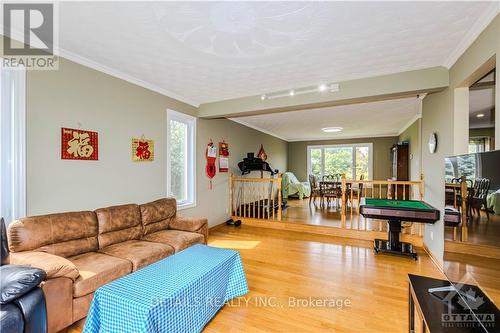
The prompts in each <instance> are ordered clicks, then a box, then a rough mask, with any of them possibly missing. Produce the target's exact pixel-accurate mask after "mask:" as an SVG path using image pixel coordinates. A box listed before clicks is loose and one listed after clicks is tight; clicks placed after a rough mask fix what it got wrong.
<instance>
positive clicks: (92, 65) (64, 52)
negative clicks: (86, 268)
mask: <svg viewBox="0 0 500 333" xmlns="http://www.w3.org/2000/svg"><path fill="white" fill-rule="evenodd" d="M59 55H60V56H61V57H62V58H65V59H68V60H71V61H73V62H76V63H78V64H80V65H83V66H86V67H89V68H92V69H94V70H96V71H99V72H102V73H105V74H108V75H111V76H113V77H116V78H118V79H121V80H124V81H127V82H129V83H132V84H135V85H137V86H140V87H142V88H146V89H148V90H151V91H154V92H157V93H159V94H161V95H164V96H166V97H170V98H173V99H176V100H178V101H180V102H183V103H186V104H189V105H191V106H194V107H196V108H197V107H199V106H200V103H199V102H197V101H194V100H192V99H190V98H187V97H185V96H181V95H179V94H177V93H174V92H172V91H169V90H167V89H164V88H161V87H159V86H157V85H155V84H152V83H149V82H146V81H143V80H141V79H138V78H136V77H134V76H132V75H129V74H126V73H123V72H121V71H119V70H116V69H114V68H110V67H108V66H105V65H102V64H100V63H98V62H96V61H93V60H90V59H88V58H86V57H82V56H80V55H77V54H75V53H72V52H69V51H67V50H65V49H62V48H59Z"/></svg>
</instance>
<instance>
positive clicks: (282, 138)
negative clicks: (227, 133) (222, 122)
mask: <svg viewBox="0 0 500 333" xmlns="http://www.w3.org/2000/svg"><path fill="white" fill-rule="evenodd" d="M226 119H229V120H231V121H234V122H235V123H238V124H240V125H243V126H246V127H249V128H251V129H254V130H256V131H259V132H262V133H264V134H267V135H270V136H274V137H275V138H278V139H281V140H283V141H287V142H288V141H290V140H288V139H285V138H284V137H281V136H279V135H276V134H274V133H273V132H270V131H267V130H265V129H262V128H259V127H257V126H255V125H252V124H249V123H247V122H246V121H244V120H241V119H238V118H226Z"/></svg>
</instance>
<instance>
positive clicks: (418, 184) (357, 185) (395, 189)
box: [341, 175, 425, 236]
mask: <svg viewBox="0 0 500 333" xmlns="http://www.w3.org/2000/svg"><path fill="white" fill-rule="evenodd" d="M341 188H342V216H343V218H345V215H346V213H347V210H348V209H350V213H351V214H352V213H353V209H354V207H355V206H356V208H358V209H359V205H360V201H361V198H377V199H396V200H423V199H424V188H425V184H424V176H423V175H421V176H420V180H416V181H404V180H354V179H346V178H345V176H343V177H342V182H341ZM355 201H356V205H355V204H354V202H355ZM407 224H408V225H410V226H411V227H410V228H406V230H407V231H406V233H410V234H413V235H416V234H418V235H419V236H422V234H423V225H420V226H419V227H418V228H415V224H413V223H407Z"/></svg>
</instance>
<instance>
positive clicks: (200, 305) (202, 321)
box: [83, 244, 248, 333]
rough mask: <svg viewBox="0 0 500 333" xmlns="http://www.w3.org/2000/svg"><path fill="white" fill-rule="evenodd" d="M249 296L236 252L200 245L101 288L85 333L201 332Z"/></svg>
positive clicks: (87, 321)
mask: <svg viewBox="0 0 500 333" xmlns="http://www.w3.org/2000/svg"><path fill="white" fill-rule="evenodd" d="M247 292H248V286H247V281H246V277H245V272H244V271H243V265H242V263H241V258H240V255H239V253H238V252H237V251H233V250H227V249H220V248H214V247H210V246H206V245H199V244H198V245H194V246H191V247H189V248H187V249H185V250H184V251H181V252H179V253H177V254H175V255H173V256H170V257H167V258H165V259H162V260H160V261H158V262H156V263H154V264H151V265H149V266H147V267H144V268H142V269H140V270H138V271H136V272H134V273H131V274H128V275H126V276H124V277H122V278H119V279H117V280H115V281H113V282H111V283H108V284H106V285H104V286H102V287H100V288H98V289H97V290H96V292H95V294H94V298H93V300H92V304H91V306H90V309H89V312H88V315H87V319H86V321H85V327H84V329H83V332H84V333H94V332H95V333H97V332H183V333H186V332H200V331H201V330H202V329H203V328H204V327H205V325H206V324H207V323H208V322H209V321H210V320H211V319H212V318H213V316H215V314H216V313H217V311H219V309H220V308H222V307H223V306H224V304H225V302H227V301H228V300H230V299H232V298H234V297H238V296H242V295H244V294H246V293H247Z"/></svg>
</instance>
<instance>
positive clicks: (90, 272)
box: [68, 252, 132, 297]
mask: <svg viewBox="0 0 500 333" xmlns="http://www.w3.org/2000/svg"><path fill="white" fill-rule="evenodd" d="M68 259H69V260H71V261H72V262H73V264H75V266H76V267H77V268H78V270H79V271H80V276H79V277H78V279H76V281H75V283H74V284H73V297H80V296H85V295H88V294H91V293H93V292H94V291H95V290H96V289H97V288H99V287H100V286H102V285H104V284H106V283H108V282H111V281H113V280H116V279H118V278H119V277H121V276H123V275H126V274H128V273H130V272H131V271H132V265H131V264H130V262H129V261H128V260H124V259H120V258H115V257H112V256H108V255H106V254H102V253H97V252H89V253H84V254H80V255H78V256H74V257H70V258H68Z"/></svg>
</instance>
